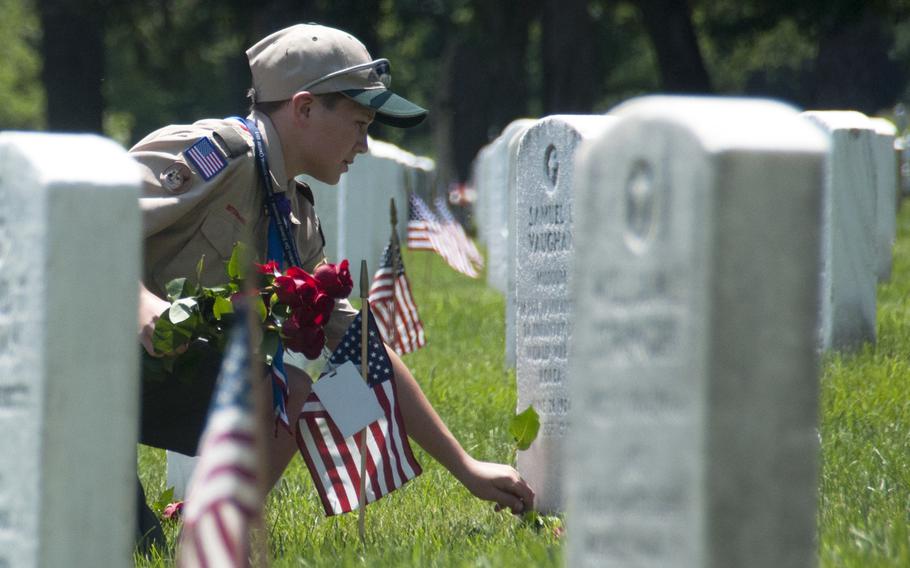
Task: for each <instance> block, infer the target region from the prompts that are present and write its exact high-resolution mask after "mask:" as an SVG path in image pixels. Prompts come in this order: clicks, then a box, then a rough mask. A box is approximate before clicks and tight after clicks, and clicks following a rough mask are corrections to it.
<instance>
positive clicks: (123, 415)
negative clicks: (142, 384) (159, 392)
mask: <svg viewBox="0 0 910 568" xmlns="http://www.w3.org/2000/svg"><path fill="white" fill-rule="evenodd" d="M139 184H140V176H139V171H138V168H137V167H136V165H135V163H134V162H133V161H132V160H131V159H130V158H129V157H128V156H127V154H126V152H125V151H124V150H123V149H122V148H120V147H119V146H118V145H117V144H115V143H114V142H112V141H110V140H106V139H103V138H100V137H97V136H87V135H52V134H36V133H21V132H7V133H0V432H3V434H2V436H0V567H2V568H12V567H16V568H18V567H33V566H127V565H130V564H132V561H133V556H132V550H133V545H134V539H135V537H136V535H135V532H134V531H135V529H134V526H133V521H134V519H135V508H136V440H137V439H138V431H137V430H138V419H137V416H138V409H139V391H138V387H139V378H138V364H139V359H138V357H139V346H138V343H137V340H136V335H135V330H136V329H137V328H136V306H137V293H138V286H139V284H138V283H139V262H140V258H141V253H140V250H141V242H140V233H141V217H140V213H139V203H138V197H139Z"/></svg>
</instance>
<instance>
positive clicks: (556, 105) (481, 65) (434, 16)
mask: <svg viewBox="0 0 910 568" xmlns="http://www.w3.org/2000/svg"><path fill="white" fill-rule="evenodd" d="M80 2H83V3H85V4H86V5H89V4H91V5H94V4H97V2H102V3H104V5H105V6H107V8H106V10H105V14H104V16H105V18H104V20H105V28H104V38H105V61H104V69H105V73H104V79H103V81H101V82H100V86H99V85H93V84H85V85H68V86H67V88H68V89H81V88H85V89H92V88H94V89H98V88H100V89H101V90H102V92H101V94H102V95H103V100H104V129H105V132H106V133H107V134H109V135H112V136H114V137H115V138H117V139H118V140H120V141H121V142H123V143H124V144H127V145H128V144H130V143H132V142H135V141H136V140H138V139H139V138H141V137H142V136H144V135H145V134H146V133H148V132H150V131H152V130H154V129H156V128H158V127H160V126H162V125H165V124H169V123H180V122H191V121H194V120H197V119H200V118H205V117H221V116H228V115H233V114H243V113H245V109H246V106H247V102H248V101H247V100H246V97H245V94H246V90H247V88H248V87H249V82H250V78H249V71H248V68H247V62H246V57H245V55H244V50H245V49H246V47H248V46H249V45H250V44H251V43H253V42H254V41H256V40H257V39H258V38H261V37H263V36H264V35H265V34H267V33H270V32H271V31H274V30H277V29H279V28H282V27H284V26H286V25H288V24H290V23H292V22H306V21H316V22H320V23H325V24H328V25H333V26H336V27H340V28H342V29H345V30H348V31H350V32H351V33H353V34H354V35H356V36H357V37H359V38H361V39H362V40H363V41H364V43H365V44H366V45H367V47H368V48H369V49H370V51H371V53H373V55H374V56H376V57H386V58H388V59H390V60H391V61H392V64H393V68H392V76H393V86H394V88H395V89H396V90H399V91H401V92H402V93H405V94H406V96H408V98H410V99H412V100H414V101H415V102H417V103H418V104H421V105H422V106H425V107H426V108H428V109H430V117H429V120H428V121H427V126H424V127H421V128H417V129H412V130H398V129H390V128H383V127H382V126H381V125H376V126H375V127H374V130H373V132H372V134H373V135H374V136H375V137H377V138H382V139H387V140H390V141H392V142H394V143H396V144H399V145H401V146H404V147H406V148H408V149H410V150H412V151H414V152H417V153H422V154H429V155H431V156H433V157H435V158H436V159H437V164H438V166H439V173H440V176H441V180H442V181H443V182H447V181H450V180H458V179H461V180H463V179H466V178H467V177H468V176H469V174H470V165H471V162H472V160H473V158H474V156H475V155H476V152H477V151H478V150H479V149H480V147H481V146H483V145H484V144H486V143H487V142H488V141H489V140H491V139H492V138H493V137H495V136H496V135H497V134H498V133H499V132H500V131H501V130H502V128H504V127H505V126H506V125H507V124H508V123H509V122H510V121H511V120H514V119H515V118H519V117H524V116H531V117H535V116H543V115H546V114H554V113H565V112H592V113H600V112H604V111H606V110H608V109H609V108H611V107H612V106H613V105H615V104H617V103H618V102H621V101H622V100H625V99H627V98H630V97H633V96H636V95H640V94H644V93H649V92H696V93H698V92H713V93H716V94H735V95H755V96H771V97H776V98H781V99H784V100H787V101H791V102H793V103H795V104H797V105H799V106H802V107H805V108H822V107H825V108H854V109H857V110H861V111H864V112H867V113H876V112H879V111H881V110H882V109H887V108H889V107H891V106H892V105H893V104H894V103H895V102H897V101H898V100H900V99H901V98H902V97H905V96H907V95H908V94H910V92H908V77H910V0H891V1H886V0H871V1H867V0H807V1H805V2H793V1H792V0H710V1H709V0H618V1H610V0H527V1H518V0H503V1H501V2H488V1H484V0H370V1H360V0H334V1H333V0H307V1H305V2H299V1H296V0H264V1H262V2H256V3H252V2H240V1H239V0H224V1H222V2H217V3H214V2H204V1H203V0H131V1H130V2H110V1H109V0H41V2H40V3H37V0H0V13H2V14H3V18H0V40H2V41H3V42H4V47H5V48H6V50H5V53H4V55H5V57H4V58H3V59H0V103H2V104H0V126H4V127H21V128H40V127H42V126H43V125H45V124H46V122H47V119H46V118H45V113H44V111H43V110H42V107H43V100H44V99H43V94H42V93H43V92H44V91H43V89H42V87H41V85H40V77H41V74H40V73H41V72H40V69H41V64H40V61H39V58H38V57H37V56H36V47H38V46H39V45H41V30H40V19H39V18H37V17H36V15H35V14H36V4H37V6H39V7H46V6H53V5H56V4H61V3H62V4H67V5H78V4H79V3H80ZM85 47H86V46H80V45H73V46H72V49H73V50H79V49H83V48H85ZM7 53H8V54H9V55H7ZM46 80H47V81H53V78H52V77H50V78H46ZM86 83H91V82H90V81H89V82H86ZM96 98H97V97H96ZM87 100H90V99H87ZM52 103H53V101H52ZM53 104H55V105H61V104H63V105H65V103H53ZM66 112H70V113H71V112H78V109H73V108H72V107H71V106H70V107H67V108H66Z"/></svg>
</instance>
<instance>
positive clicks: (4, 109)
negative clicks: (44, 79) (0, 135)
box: [0, 0, 44, 129]
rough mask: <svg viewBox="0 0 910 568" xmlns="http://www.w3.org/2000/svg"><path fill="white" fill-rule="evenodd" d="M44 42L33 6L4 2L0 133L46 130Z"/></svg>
mask: <svg viewBox="0 0 910 568" xmlns="http://www.w3.org/2000/svg"><path fill="white" fill-rule="evenodd" d="M40 41H41V28H40V26H39V24H38V18H37V17H36V15H35V11H34V6H33V4H32V2H30V1H28V0H0V45H2V46H3V55H2V56H0V129H6V128H15V129H38V128H42V127H43V126H44V88H43V87H42V85H41V80H40V76H41V60H40V57H39V55H38V46H39V43H40Z"/></svg>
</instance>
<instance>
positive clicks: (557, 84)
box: [541, 0, 603, 115]
mask: <svg viewBox="0 0 910 568" xmlns="http://www.w3.org/2000/svg"><path fill="white" fill-rule="evenodd" d="M541 26H542V32H543V33H542V34H541V36H542V39H541V49H542V51H543V53H542V61H543V85H542V89H543V93H542V94H543V97H542V99H543V114H544V115H549V114H556V113H589V112H591V109H592V108H593V106H594V103H595V102H596V100H597V97H598V96H599V95H600V94H601V93H600V88H601V85H602V83H603V81H602V78H603V74H602V71H601V66H600V64H599V57H598V56H599V54H598V53H597V50H596V49H593V46H594V45H595V44H596V41H595V27H594V21H593V19H592V18H591V16H590V14H589V13H588V2H587V1H586V0H544V2H543V15H542V18H541Z"/></svg>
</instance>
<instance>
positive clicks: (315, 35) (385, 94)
mask: <svg viewBox="0 0 910 568" xmlns="http://www.w3.org/2000/svg"><path fill="white" fill-rule="evenodd" d="M247 57H248V59H249V64H250V70H251V72H252V78H253V88H252V89H251V90H250V97H251V99H252V101H253V104H252V107H251V113H250V116H249V117H248V119H247V120H248V121H250V122H251V123H252V126H250V125H249V123H246V124H245V123H244V121H242V120H239V119H225V120H202V121H200V122H196V123H195V124H192V125H189V126H184V125H176V126H168V127H165V128H162V129H160V130H158V131H156V132H153V133H152V134H150V135H149V136H147V137H146V138H145V139H143V140H142V141H140V142H139V143H138V144H137V145H136V146H135V147H134V148H132V149H131V151H130V152H131V154H132V156H133V157H134V158H135V159H136V160H137V161H138V162H139V164H140V165H141V166H142V168H141V169H142V173H143V181H144V182H143V195H142V197H141V199H140V202H141V207H142V211H143V219H144V222H143V225H144V238H145V257H144V271H143V281H142V282H141V283H140V302H139V340H140V342H141V343H142V345H143V347H144V348H145V350H146V351H147V352H148V353H149V354H150V355H153V354H154V351H153V348H152V345H151V336H152V332H153V330H154V325H155V321H156V319H157V318H158V316H159V315H160V314H161V313H163V312H164V311H165V310H166V309H167V308H168V307H169V304H168V303H167V302H166V301H165V300H163V299H162V298H163V297H164V296H165V292H164V286H165V284H166V283H167V282H168V281H170V280H171V279H173V278H176V277H180V276H185V277H193V276H194V275H195V272H196V264H197V262H198V261H199V259H200V257H202V256H203V255H205V263H204V268H203V271H202V274H201V281H202V283H203V284H205V285H208V286H213V285H216V284H218V283H221V282H223V280H224V269H223V266H224V264H223V261H224V260H226V259H227V258H229V257H230V254H231V249H232V245H233V243H234V242H235V241H237V240H240V239H241V238H242V237H243V235H244V234H252V235H253V241H254V242H253V243H252V244H253V246H254V247H255V249H256V250H257V253H258V255H259V258H265V256H266V255H265V249H266V242H267V227H268V223H269V218H268V215H267V214H266V212H265V210H264V206H263V203H264V198H263V195H264V192H263V189H264V188H262V187H261V186H262V185H263V184H262V183H260V181H259V180H260V179H261V178H260V176H259V174H258V173H257V159H258V156H257V154H258V153H257V152H255V146H256V145H255V141H254V134H255V131H256V130H258V131H259V132H261V139H262V140H261V144H262V147H263V148H264V150H265V151H264V155H265V156H264V157H265V158H266V159H267V162H268V166H267V167H268V181H269V183H270V185H271V186H272V190H273V191H275V192H278V193H279V194H281V195H283V197H284V199H283V200H282V201H283V202H284V204H285V205H284V207H285V209H289V212H288V211H285V215H287V219H289V221H290V222H289V224H288V225H289V226H290V229H291V233H292V234H293V237H292V238H293V239H294V240H295V241H296V245H297V249H298V251H299V258H300V263H301V266H302V268H303V269H305V270H307V271H308V272H311V273H312V272H313V270H314V269H315V268H316V266H318V265H319V264H321V263H323V262H326V259H325V257H324V253H323V246H324V240H323V236H322V234H323V232H322V228H321V227H320V225H319V220H318V218H317V216H316V213H315V211H314V203H313V201H314V200H313V195H312V193H311V192H310V190H309V188H308V187H306V186H305V185H303V184H300V183H298V182H296V181H295V179H294V178H295V176H297V175H299V174H303V173H305V174H308V175H310V176H313V177H314V178H316V179H318V180H320V181H322V182H325V183H327V184H332V185H334V184H336V183H337V182H338V180H339V178H340V177H341V174H342V173H344V172H346V171H347V170H348V167H349V166H350V165H351V164H352V163H353V162H354V160H355V159H356V157H357V155H358V154H362V153H364V152H366V151H367V129H368V127H369V125H370V123H371V122H372V121H373V120H377V121H379V122H381V123H383V124H388V125H391V126H394V127H402V128H407V127H411V126H414V125H417V124H418V123H420V122H421V121H422V120H423V119H424V117H425V115H426V111H425V110H424V109H422V108H420V107H418V106H417V105H415V104H413V103H411V102H410V101H407V100H406V99H404V98H402V97H399V96H398V95H396V94H394V93H393V92H392V91H391V90H389V81H390V75H389V64H388V61H386V60H384V59H377V60H373V59H372V58H371V57H370V55H369V53H368V52H367V50H366V48H365V47H364V46H363V44H361V43H360V42H359V41H358V40H357V39H355V38H354V37H352V36H351V35H349V34H347V33H345V32H343V31H340V30H336V29H332V28H328V27H324V26H319V25H313V24H299V25H295V26H292V27H289V28H286V29H284V30H281V31H278V32H275V33H273V34H271V35H269V36H268V37H266V38H264V39H263V40H261V41H260V42H258V43H256V44H255V45H254V46H252V47H251V48H250V49H249V50H247ZM263 171H264V170H263ZM354 315H356V312H355V311H354V310H353V308H352V307H351V305H350V304H349V303H348V302H347V301H346V300H343V301H338V302H337V303H336V306H335V310H334V312H333V315H332V317H331V319H330V322H329V325H328V326H327V328H326V330H325V331H326V336H327V338H328V344H329V346H330V347H333V346H334V344H335V343H336V342H337V341H338V340H339V339H340V338H341V336H342V335H343V333H344V330H345V329H346V328H347V326H348V324H349V323H350V321H351V319H352V318H353V316H354ZM193 349H194V347H191V350H193ZM187 355H190V354H187ZM389 355H390V357H391V359H392V361H393V366H394V371H395V380H396V383H397V386H398V390H399V397H400V400H401V405H402V411H403V415H404V420H405V424H406V427H407V430H408V432H409V434H410V436H411V438H412V439H413V440H414V441H416V442H417V443H418V444H420V446H421V447H423V448H424V449H425V450H426V451H427V452H428V453H429V454H430V455H431V456H433V458H435V459H436V460H437V461H439V462H440V463H441V464H442V465H443V466H444V467H446V468H447V469H448V470H449V471H450V472H452V474H453V475H455V477H456V478H457V479H458V480H459V481H460V482H461V483H463V484H464V485H465V486H466V487H467V488H468V489H469V490H470V491H471V492H472V493H473V494H474V495H476V496H477V497H480V498H482V499H488V500H491V501H494V502H495V503H497V506H498V507H506V508H509V509H511V510H512V511H513V512H515V513H520V512H521V511H523V510H525V508H529V507H531V506H532V504H533V498H534V494H533V492H532V490H531V489H530V488H529V487H528V486H527V484H526V483H525V482H524V480H522V479H521V477H520V476H519V475H518V473H517V472H516V471H515V470H514V469H513V468H511V467H509V466H507V465H501V464H494V463H485V462H480V461H477V460H475V459H474V458H472V457H471V456H469V455H468V454H467V453H466V452H465V451H464V449H463V448H462V447H461V445H460V444H459V443H458V442H457V441H456V439H455V438H454V436H452V434H451V433H450V432H449V430H448V429H447V428H446V426H445V424H443V422H442V421H441V420H440V418H439V416H438V415H437V414H436V412H435V411H434V410H433V408H432V407H431V406H430V404H429V402H428V401H427V399H426V397H425V396H424V395H423V393H422V391H421V390H420V388H419V386H418V385H417V383H416V381H415V380H414V378H413V376H412V375H411V373H410V372H409V371H408V369H407V367H406V366H405V365H404V363H402V361H401V359H400V358H399V357H398V356H397V355H396V354H395V352H394V351H391V350H389ZM185 356H186V355H185ZM196 361H197V362H199V365H200V367H201V368H202V369H205V368H208V372H205V371H204V370H203V371H200V372H199V374H198V378H197V379H196V380H193V381H185V382H181V381H175V380H169V381H151V380H149V379H148V378H147V377H144V380H143V400H142V442H143V443H147V444H150V445H154V446H157V447H163V448H169V449H175V450H178V451H181V452H183V453H189V454H194V453H195V449H196V443H197V440H198V438H199V435H200V433H201V431H202V428H203V426H204V421H205V416H206V410H207V408H208V401H209V396H210V394H211V389H212V383H213V380H214V375H215V374H216V371H215V369H217V366H218V357H217V355H212V354H211V353H206V352H204V350H203V352H201V353H199V354H197V357H196ZM286 370H287V372H288V383H289V392H290V394H289V400H288V415H289V416H291V417H292V418H291V422H292V423H293V417H294V416H295V414H296V413H299V409H300V408H301V407H302V404H303V401H304V399H305V398H306V397H307V396H308V395H309V392H310V383H311V381H310V379H309V377H307V376H306V374H305V373H304V372H303V371H300V370H298V369H295V368H294V367H291V366H286ZM295 411H296V412H295ZM263 427H264V428H269V431H272V427H271V425H265V424H264V425H263ZM268 438H269V442H270V447H269V448H268V455H269V464H268V471H269V480H270V482H271V483H272V484H274V482H276V481H277V480H278V479H279V478H280V477H281V474H282V472H283V471H284V469H285V467H286V466H287V464H288V462H289V461H290V459H291V458H292V457H293V455H294V453H295V452H296V451H297V446H296V442H295V439H294V437H293V436H292V435H290V434H289V433H288V432H286V431H283V430H282V429H278V432H277V434H276V435H275V436H274V437H272V436H269V437H268Z"/></svg>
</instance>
